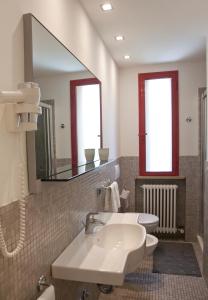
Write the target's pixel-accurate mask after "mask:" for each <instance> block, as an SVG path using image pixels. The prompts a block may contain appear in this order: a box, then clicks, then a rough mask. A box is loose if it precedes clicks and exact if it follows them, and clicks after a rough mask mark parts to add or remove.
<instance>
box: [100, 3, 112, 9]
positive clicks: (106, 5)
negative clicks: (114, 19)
mask: <svg viewBox="0 0 208 300" xmlns="http://www.w3.org/2000/svg"><path fill="white" fill-rule="evenodd" d="M101 8H102V10H103V11H110V10H112V9H113V6H112V5H111V3H104V4H102V5H101Z"/></svg>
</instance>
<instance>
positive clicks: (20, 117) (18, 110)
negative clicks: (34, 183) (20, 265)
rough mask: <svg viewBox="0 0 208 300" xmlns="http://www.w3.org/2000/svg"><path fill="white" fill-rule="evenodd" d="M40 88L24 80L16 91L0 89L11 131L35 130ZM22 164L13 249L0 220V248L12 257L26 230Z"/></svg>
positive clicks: (0, 98)
mask: <svg viewBox="0 0 208 300" xmlns="http://www.w3.org/2000/svg"><path fill="white" fill-rule="evenodd" d="M39 103H40V89H39V86H38V84H36V83H33V82H26V83H22V84H19V85H18V90H17V91H12V92H9V91H0V104H6V111H5V113H6V122H7V127H8V130H9V131H11V132H20V131H31V130H37V118H38V115H39V114H41V108H40V107H39ZM24 178H25V175H24V165H23V163H22V164H21V174H20V181H21V197H20V201H19V207H20V235H19V241H18V242H17V245H16V247H15V249H13V250H12V251H9V250H8V247H7V245H6V242H5V238H4V234H3V228H2V224H1V221H0V250H1V252H2V254H3V256H5V257H7V258H12V257H14V256H16V255H17V254H18V253H19V252H20V251H21V250H22V248H23V246H24V243H25V231H26V216H25V211H26V199H25V179H24Z"/></svg>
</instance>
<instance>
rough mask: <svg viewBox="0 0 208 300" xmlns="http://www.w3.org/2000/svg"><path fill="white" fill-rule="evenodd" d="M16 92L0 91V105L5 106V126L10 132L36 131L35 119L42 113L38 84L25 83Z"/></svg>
mask: <svg viewBox="0 0 208 300" xmlns="http://www.w3.org/2000/svg"><path fill="white" fill-rule="evenodd" d="M18 88H19V89H18V90H17V91H0V104H4V105H5V114H6V125H7V129H8V131H10V132H21V131H32V130H37V118H38V115H39V114H41V113H42V110H41V107H40V106H39V103H40V88H39V86H38V84H36V83H33V82H26V83H23V84H20V85H19V86H18Z"/></svg>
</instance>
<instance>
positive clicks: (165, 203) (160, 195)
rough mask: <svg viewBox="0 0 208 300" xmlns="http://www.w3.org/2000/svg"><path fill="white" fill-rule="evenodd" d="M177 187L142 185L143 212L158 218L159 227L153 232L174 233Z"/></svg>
mask: <svg viewBox="0 0 208 300" xmlns="http://www.w3.org/2000/svg"><path fill="white" fill-rule="evenodd" d="M177 187H178V186H177V185H168V184H144V185H142V188H143V211H144V212H145V213H150V214H154V215H156V216H158V218H159V226H158V228H157V229H156V231H155V232H160V233H176V231H177V228H176V189H177Z"/></svg>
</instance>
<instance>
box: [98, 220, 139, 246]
mask: <svg viewBox="0 0 208 300" xmlns="http://www.w3.org/2000/svg"><path fill="white" fill-rule="evenodd" d="M140 239H141V230H140V228H138V226H135V225H130V224H110V225H106V226H105V227H103V229H102V230H100V231H98V233H97V234H96V235H95V238H94V243H95V245H97V246H98V247H101V248H104V249H106V250H108V251H109V250H112V251H116V250H122V251H129V250H131V249H136V248H137V247H138V241H139V240H140Z"/></svg>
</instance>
